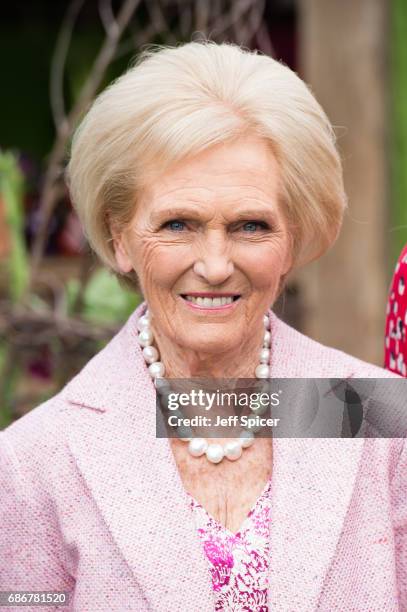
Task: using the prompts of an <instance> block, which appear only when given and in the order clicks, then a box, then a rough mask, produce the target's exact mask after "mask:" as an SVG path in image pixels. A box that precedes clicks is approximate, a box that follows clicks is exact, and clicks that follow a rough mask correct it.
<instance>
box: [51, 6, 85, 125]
mask: <svg viewBox="0 0 407 612" xmlns="http://www.w3.org/2000/svg"><path fill="white" fill-rule="evenodd" d="M83 3H84V0H73V2H71V4H70V5H69V7H68V10H67V12H66V15H65V17H64V20H63V22H62V26H61V29H60V31H59V34H58V37H57V42H56V45H55V52H54V54H53V56H52V59H51V76H50V99H51V111H52V116H53V119H54V124H55V128H56V130H57V131H59V130H60V129H61V125H63V124H64V123H65V122H66V115H65V102H64V73H65V62H66V57H67V55H68V49H69V44H70V42H71V37H72V31H73V28H74V26H75V22H76V19H77V17H78V15H79V12H80V10H81V8H82V6H83Z"/></svg>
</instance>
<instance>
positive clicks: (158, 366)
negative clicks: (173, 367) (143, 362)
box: [148, 361, 165, 378]
mask: <svg viewBox="0 0 407 612" xmlns="http://www.w3.org/2000/svg"><path fill="white" fill-rule="evenodd" d="M148 371H149V372H150V374H151V376H152V377H153V378H155V377H156V376H160V377H161V376H164V373H165V367H164V364H163V363H161V361H156V362H155V363H152V364H151V365H150V366H148Z"/></svg>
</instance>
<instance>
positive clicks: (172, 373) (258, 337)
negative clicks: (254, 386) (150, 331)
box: [154, 328, 264, 378]
mask: <svg viewBox="0 0 407 612" xmlns="http://www.w3.org/2000/svg"><path fill="white" fill-rule="evenodd" d="M263 337H264V329H263V328H259V330H258V332H257V333H256V334H252V335H250V336H249V337H247V338H245V339H244V340H243V341H242V342H241V343H239V346H237V347H233V348H232V349H229V350H227V351H219V350H216V351H215V350H214V351H213V352H204V351H195V350H191V349H189V348H187V347H184V346H179V345H177V344H175V343H174V341H173V340H172V339H169V338H166V337H165V336H162V335H160V334H159V333H158V332H157V331H156V330H154V338H155V341H156V344H157V348H158V350H159V353H160V358H161V361H162V362H163V363H164V366H165V372H166V374H165V375H166V376H168V377H169V378H254V376H255V374H254V372H255V369H256V366H257V365H258V364H259V351H260V349H261V347H262V346H263Z"/></svg>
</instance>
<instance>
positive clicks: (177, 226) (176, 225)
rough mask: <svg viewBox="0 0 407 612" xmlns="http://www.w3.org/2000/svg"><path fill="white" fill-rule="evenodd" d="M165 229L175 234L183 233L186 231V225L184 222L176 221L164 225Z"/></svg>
mask: <svg viewBox="0 0 407 612" xmlns="http://www.w3.org/2000/svg"><path fill="white" fill-rule="evenodd" d="M164 227H165V228H168V229H170V230H171V231H173V232H182V230H183V229H185V223H184V221H178V220H177V219H176V220H174V221H167V223H165V224H164Z"/></svg>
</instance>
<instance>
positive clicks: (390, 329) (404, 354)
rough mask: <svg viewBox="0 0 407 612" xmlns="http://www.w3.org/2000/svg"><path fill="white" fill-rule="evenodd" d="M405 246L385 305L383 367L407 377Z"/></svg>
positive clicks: (406, 248)
mask: <svg viewBox="0 0 407 612" xmlns="http://www.w3.org/2000/svg"><path fill="white" fill-rule="evenodd" d="M406 284H407V246H406V247H405V249H404V250H403V252H402V253H401V255H400V258H399V260H398V262H397V265H396V269H395V271H394V276H393V282H392V285H391V288H390V293H389V300H388V303H387V313H386V314H387V317H386V341H385V342H386V348H385V361H384V363H385V367H386V368H387V369H388V370H391V371H392V372H395V373H396V374H399V375H400V376H406V377H407V287H406Z"/></svg>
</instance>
